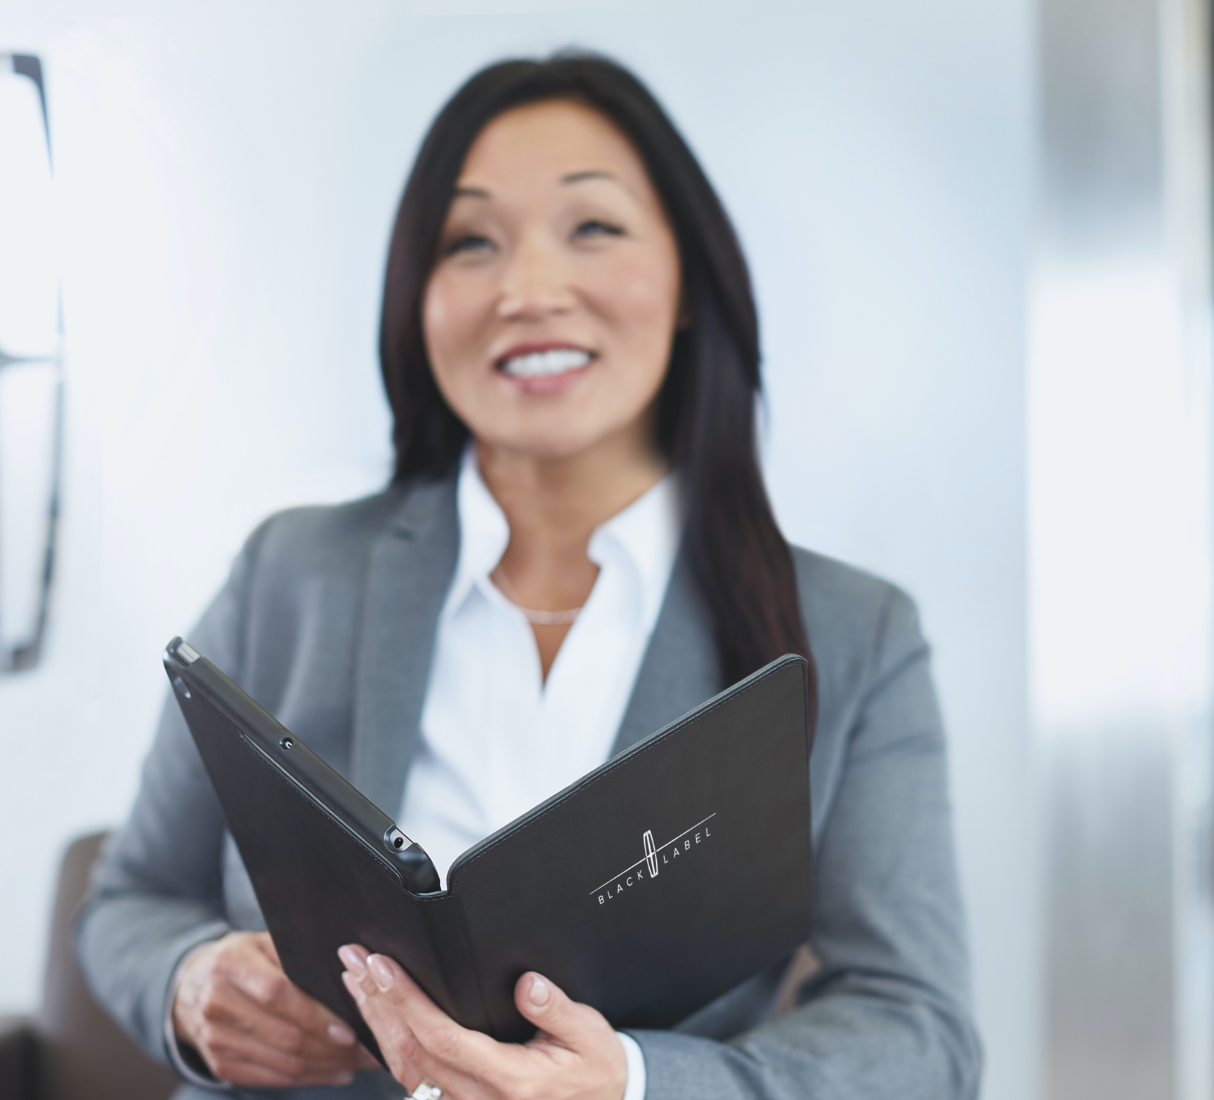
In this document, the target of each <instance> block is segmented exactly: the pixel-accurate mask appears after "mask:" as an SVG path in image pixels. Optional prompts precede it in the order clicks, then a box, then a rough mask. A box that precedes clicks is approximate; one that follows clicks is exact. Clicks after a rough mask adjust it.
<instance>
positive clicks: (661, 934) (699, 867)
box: [164, 639, 811, 1056]
mask: <svg viewBox="0 0 1214 1100" xmlns="http://www.w3.org/2000/svg"><path fill="white" fill-rule="evenodd" d="M164 663H165V669H166V671H167V672H168V674H169V679H170V680H171V681H172V684H173V690H174V692H175V694H176V697H177V701H178V703H179V704H180V706H181V710H182V713H183V714H184V715H185V718H186V721H187V722H188V723H189V727H190V730H191V732H192V733H193V736H194V740H195V742H196V743H197V745H198V750H199V752H200V754H201V756H202V759H203V762H204V764H205V765H206V768H207V771H208V773H209V774H210V777H211V781H212V783H213V784H214V786H215V791H216V794H217V795H218V797H219V801H220V803H221V805H222V807H223V812H224V815H225V817H226V820H227V824H228V828H229V830H230V831H231V833H232V836H233V838H234V839H235V841H236V844H237V846H238V847H239V849H240V854H241V856H242V858H243V860H244V864H245V867H246V868H247V870H248V872H249V876H250V878H251V879H252V882H253V887H254V889H255V891H256V893H257V900H258V902H259V903H260V905H261V910H262V913H263V915H264V917H265V920H266V926H267V928H268V929H269V931H270V934H271V936H272V937H273V940H274V944H275V947H276V948H277V950H278V954H279V957H280V958H281V960H282V964H283V968H284V970H285V971H286V973H287V975H288V977H290V978H291V979H292V981H294V982H295V983H296V984H297V985H298V986H300V987H301V988H302V989H304V990H305V991H306V992H308V993H310V994H311V995H312V996H314V997H316V998H317V999H318V1000H320V1001H321V1002H323V1003H324V1004H326V1005H328V1006H329V1007H330V1008H331V1009H332V1010H333V1011H334V1012H335V1013H337V1014H338V1015H339V1016H341V1017H342V1018H343V1019H345V1020H347V1021H348V1022H349V1023H350V1024H351V1026H353V1027H354V1029H355V1031H356V1032H357V1033H358V1036H359V1038H360V1039H361V1040H362V1041H363V1042H364V1044H366V1046H367V1048H368V1049H369V1050H371V1051H372V1053H375V1054H376V1055H377V1056H378V1053H379V1052H378V1048H377V1047H376V1045H375V1040H374V1038H373V1036H372V1035H371V1033H370V1031H369V1030H368V1029H367V1027H366V1025H365V1024H364V1023H363V1021H362V1018H361V1016H360V1015H359V1013H358V1009H357V1007H356V1006H355V1004H354V1001H353V1000H352V998H351V997H350V996H349V994H348V993H347V992H346V989H345V987H344V986H343V985H342V982H341V971H342V969H343V968H342V965H341V963H340V961H339V960H338V958H337V954H336V952H337V948H338V947H339V946H340V945H342V944H345V943H361V944H364V945H365V946H366V947H367V948H369V949H370V950H371V951H374V952H379V953H382V954H385V955H390V956H391V957H393V958H395V959H396V960H397V961H398V962H399V963H400V964H401V965H402V966H403V967H404V968H405V969H406V970H407V971H408V972H409V973H410V974H411V975H412V976H413V978H414V980H415V981H417V983H418V984H419V985H420V986H421V987H422V988H423V989H424V990H425V991H426V993H428V994H429V995H430V997H431V998H432V999H433V1000H434V1001H435V1002H436V1003H437V1004H438V1005H439V1006H440V1007H441V1008H443V1009H444V1010H445V1011H446V1012H447V1013H448V1014H450V1015H451V1016H452V1017H453V1018H454V1019H455V1020H457V1021H458V1022H459V1023H461V1024H463V1025H464V1026H465V1027H469V1028H475V1029H477V1030H479V1031H483V1032H486V1033H488V1034H489V1035H492V1036H494V1037H495V1038H498V1039H501V1040H505V1041H522V1040H525V1039H527V1038H529V1037H530V1035H531V1034H533V1033H534V1028H533V1027H532V1025H530V1024H529V1023H528V1022H527V1021H526V1020H525V1019H524V1018H523V1016H521V1015H520V1014H519V1012H518V1010H517V1009H516V1008H515V1005H514V985H515V982H516V981H517V980H518V978H519V976H520V975H522V974H523V973H525V972H526V971H528V970H536V971H538V972H539V973H541V974H544V975H545V976H547V977H549V978H551V979H552V980H553V981H554V982H556V984H557V985H558V986H560V987H561V988H562V989H563V990H564V991H565V992H566V993H568V994H569V995H570V996H571V997H572V998H573V999H574V1000H577V1001H582V1002H584V1003H586V1004H589V1005H593V1006H594V1007H595V1008H597V1009H598V1010H599V1011H601V1012H602V1013H603V1014H604V1016H606V1017H607V1019H608V1020H609V1021H610V1022H611V1024H612V1025H613V1026H615V1027H616V1028H625V1027H633V1028H665V1027H671V1026H673V1025H674V1024H676V1023H678V1022H679V1021H680V1020H682V1019H684V1018H686V1017H687V1016H689V1015H690V1014H691V1013H693V1012H694V1011H695V1010H696V1009H698V1008H700V1007H701V1006H703V1005H705V1004H707V1003H708V1002H709V1001H711V1000H713V999H714V998H716V997H717V996H719V995H720V994H722V993H724V992H726V991H727V990H729V989H731V988H732V987H733V986H735V985H736V984H738V983H739V982H741V981H742V980H744V979H745V978H747V977H749V976H750V975H752V974H754V973H755V972H757V971H759V970H761V969H762V968H764V967H766V966H768V965H770V964H771V963H774V962H776V961H777V960H778V959H780V958H782V957H783V956H785V955H786V954H788V953H789V952H790V951H791V950H793V949H794V948H795V947H796V946H797V945H798V944H801V943H804V942H805V941H806V940H807V939H808V936H809V908H810V825H809V820H810V819H809V748H810V737H811V730H810V723H809V714H808V709H807V706H808V704H807V700H808V692H807V675H808V669H807V665H806V663H805V661H804V660H803V659H802V658H800V657H794V656H788V657H783V658H781V659H780V660H777V661H774V662H772V663H771V664H769V665H767V666H766V667H765V668H763V669H760V670H759V671H758V672H756V673H755V674H754V675H753V676H750V677H749V678H748V679H746V680H743V681H741V682H740V683H738V684H736V685H734V686H733V687H732V688H729V689H728V690H727V691H724V692H722V693H721V694H720V695H717V696H715V697H714V698H712V699H710V700H708V701H707V702H705V703H704V704H702V705H701V706H699V707H697V708H695V709H694V710H692V711H690V712H689V713H687V714H686V715H684V716H683V717H682V718H680V719H678V720H677V721H675V722H672V723H671V724H670V725H668V726H666V727H665V728H664V729H661V730H659V731H658V732H657V733H655V734H653V735H652V736H651V737H649V738H647V739H646V740H644V741H641V742H639V743H638V744H636V745H634V746H633V747H632V748H630V749H628V750H626V751H625V752H622V753H620V754H619V755H618V756H614V757H612V758H611V759H610V760H608V761H607V762H606V763H605V764H603V765H602V766H601V767H599V768H596V769H595V770H594V771H592V772H590V773H589V774H588V775H585V776H583V777H582V778H581V779H579V780H578V781H577V782H576V783H574V784H573V785H572V786H569V787H567V788H566V789H565V790H563V791H561V792H560V793H559V794H556V795H554V796H553V797H552V798H549V799H548V800H547V801H545V802H543V803H541V804H540V805H538V806H536V807H535V809H533V810H531V811H529V812H528V813H526V814H524V815H523V816H522V817H520V818H517V819H516V820H515V821H513V822H511V823H510V824H509V825H507V826H505V827H504V828H502V829H499V830H498V831H497V832H495V833H493V834H492V835H490V836H488V837H486V838H485V839H484V840H482V841H481V842H480V843H479V844H476V845H474V846H473V847H472V848H470V849H468V851H466V852H464V853H463V855H461V856H460V857H459V858H458V859H457V860H456V861H455V863H454V864H453V865H452V867H451V869H450V872H449V874H448V884H447V889H446V890H435V891H434V892H431V893H415V892H413V891H411V890H410V889H408V884H410V883H413V884H414V885H415V887H416V886H417V882H418V879H419V874H418V870H419V868H418V863H417V860H418V858H419V857H420V858H421V859H422V860H423V861H424V863H425V864H426V865H427V866H428V865H429V861H428V860H426V859H425V857H424V856H420V850H419V849H416V847H414V849H413V850H412V851H411V852H409V853H408V854H406V855H403V856H402V854H401V853H400V852H398V851H397V850H396V849H395V848H394V844H398V843H400V841H401V834H400V833H399V831H397V830H395V826H394V824H393V822H392V820H391V819H390V818H389V817H388V816H387V815H386V814H384V813H383V812H382V811H380V810H379V809H377V808H376V807H375V806H374V805H372V804H371V803H370V802H369V801H367V799H365V798H364V797H363V796H362V795H360V794H359V793H358V791H356V790H355V789H354V788H353V787H352V786H351V785H350V784H349V783H347V782H346V781H345V780H344V779H343V778H342V777H341V776H340V775H338V773H337V772H335V771H334V770H333V769H331V768H330V767H329V766H328V765H327V764H326V763H325V762H324V761H323V760H321V759H320V758H319V757H318V756H316V755H315V754H313V753H312V752H310V751H309V750H308V749H307V747H306V746H305V745H303V744H302V743H301V742H300V741H299V740H298V739H297V738H295V737H293V736H292V735H291V734H290V733H289V731H288V730H286V729H285V728H284V727H283V726H282V725H280V724H279V723H278V722H277V721H276V720H275V719H274V718H273V717H272V716H271V715H270V714H268V713H267V712H266V711H265V710H263V709H262V708H261V707H259V706H258V705H257V704H256V703H255V702H254V701H253V700H252V699H250V698H249V696H247V695H246V694H245V693H244V692H243V691H241V690H240V688H238V687H237V686H236V685H235V684H234V683H232V681H231V680H229V679H228V678H227V677H226V676H224V675H223V673H221V672H220V671H219V670H218V669H217V668H216V667H215V666H214V665H213V664H211V663H210V661H208V660H206V659H205V658H204V657H200V656H198V655H197V654H196V653H195V652H194V651H193V650H192V649H191V648H190V647H189V646H188V645H187V644H185V643H183V642H182V641H181V640H180V639H174V640H173V642H171V643H170V644H169V648H168V650H167V651H166V653H165V661H164ZM406 843H407V840H406ZM420 877H422V878H424V869H423V873H422V875H421V876H420ZM432 884H433V885H437V883H432Z"/></svg>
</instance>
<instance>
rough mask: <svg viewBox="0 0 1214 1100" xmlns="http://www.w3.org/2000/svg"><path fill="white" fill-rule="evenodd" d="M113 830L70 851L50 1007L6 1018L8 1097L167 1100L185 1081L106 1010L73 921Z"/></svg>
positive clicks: (1, 1034)
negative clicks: (87, 972)
mask: <svg viewBox="0 0 1214 1100" xmlns="http://www.w3.org/2000/svg"><path fill="white" fill-rule="evenodd" d="M105 836H106V834H105V833H93V834H92V835H91V836H84V837H80V838H79V839H78V840H76V841H74V842H73V843H72V845H71V846H70V847H69V848H68V850H67V853H66V854H65V855H64V857H63V864H62V866H61V867H60V869H59V885H58V887H57V889H56V891H55V910H54V914H53V915H52V917H51V942H50V951H49V953H48V962H47V967H46V982H45V984H44V986H43V990H42V1008H41V1010H40V1011H39V1012H38V1014H37V1015H36V1016H33V1017H28V1016H11V1017H0V1100H166V1097H168V1096H169V1094H170V1093H172V1091H173V1090H174V1089H175V1088H176V1087H177V1086H178V1085H179V1084H180V1083H181V1082H180V1081H179V1080H178V1078H177V1077H176V1075H174V1074H173V1073H172V1072H170V1071H169V1070H168V1069H166V1068H165V1067H164V1066H162V1065H159V1064H157V1063H156V1062H153V1061H152V1059H151V1058H149V1057H148V1056H147V1055H146V1054H144V1053H143V1051H142V1050H141V1049H140V1048H139V1047H138V1046H137V1045H136V1044H135V1042H134V1041H133V1040H132V1039H131V1038H130V1037H129V1036H128V1035H127V1034H126V1033H125V1032H124V1031H123V1030H122V1029H121V1028H119V1026H118V1025H117V1024H116V1023H114V1021H113V1020H111V1019H110V1017H109V1016H107V1015H106V1013H105V1011H104V1010H103V1009H102V1008H101V1007H100V1006H99V1005H98V1004H97V1002H96V1001H95V1000H93V995H92V994H91V993H90V992H89V990H88V986H86V985H85V984H84V977H83V975H82V974H81V973H80V967H79V965H78V964H77V962H76V944H75V936H74V935H73V929H72V919H73V917H74V916H75V913H76V909H77V907H78V906H79V904H80V899H81V898H82V897H83V896H84V890H85V887H86V886H87V884H88V877H89V869H90V868H91V867H92V865H93V861H94V860H95V859H96V858H97V852H98V850H99V849H100V847H101V842H102V841H103V840H104V839H105Z"/></svg>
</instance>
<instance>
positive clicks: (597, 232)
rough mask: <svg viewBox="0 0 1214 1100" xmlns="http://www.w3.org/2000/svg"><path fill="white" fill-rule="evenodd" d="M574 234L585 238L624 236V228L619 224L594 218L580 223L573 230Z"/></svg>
mask: <svg viewBox="0 0 1214 1100" xmlns="http://www.w3.org/2000/svg"><path fill="white" fill-rule="evenodd" d="M573 235H574V237H577V238H583V239H584V238H586V237H622V236H623V235H624V230H623V229H621V228H620V227H619V226H618V225H610V224H608V223H607V222H601V221H597V220H595V219H593V218H592V219H590V220H589V221H584V222H582V223H580V224H579V225H578V227H577V228H576V229H575V230H574V231H573Z"/></svg>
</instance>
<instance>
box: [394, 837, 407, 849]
mask: <svg viewBox="0 0 1214 1100" xmlns="http://www.w3.org/2000/svg"><path fill="white" fill-rule="evenodd" d="M392 843H393V845H394V846H395V847H397V848H403V847H404V845H405V839H404V837H399V836H398V837H397V838H396V839H395V840H394V841H392Z"/></svg>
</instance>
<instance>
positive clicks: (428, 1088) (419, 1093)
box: [405, 1080, 443, 1100]
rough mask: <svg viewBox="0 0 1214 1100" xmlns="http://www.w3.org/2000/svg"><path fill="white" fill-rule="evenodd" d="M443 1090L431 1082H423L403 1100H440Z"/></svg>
mask: <svg viewBox="0 0 1214 1100" xmlns="http://www.w3.org/2000/svg"><path fill="white" fill-rule="evenodd" d="M442 1095H443V1090H442V1089H440V1088H439V1087H438V1085H436V1084H435V1083H434V1082H433V1081H430V1080H425V1081H422V1083H421V1084H420V1085H418V1086H417V1088H415V1089H414V1090H413V1091H412V1092H411V1093H409V1095H408V1096H406V1097H405V1100H442Z"/></svg>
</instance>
